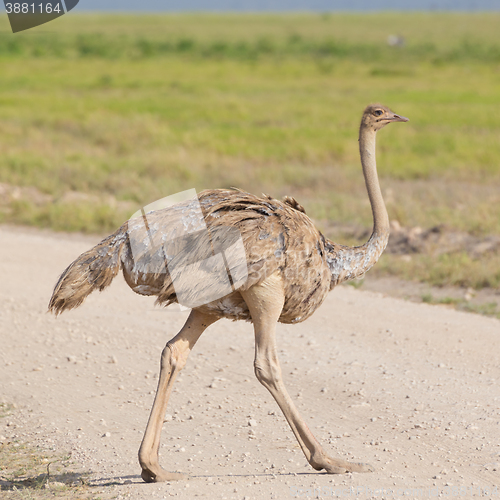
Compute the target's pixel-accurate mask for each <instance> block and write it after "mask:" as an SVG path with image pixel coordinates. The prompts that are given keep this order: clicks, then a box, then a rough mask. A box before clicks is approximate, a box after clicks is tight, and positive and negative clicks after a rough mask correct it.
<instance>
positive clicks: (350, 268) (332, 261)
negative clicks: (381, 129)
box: [326, 125, 389, 288]
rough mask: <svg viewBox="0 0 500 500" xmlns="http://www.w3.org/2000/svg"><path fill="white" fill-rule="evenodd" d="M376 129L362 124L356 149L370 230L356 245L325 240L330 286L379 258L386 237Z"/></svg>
mask: <svg viewBox="0 0 500 500" xmlns="http://www.w3.org/2000/svg"><path fill="white" fill-rule="evenodd" d="M375 135H376V132H375V131H373V130H370V129H369V128H368V127H366V126H363V125H362V126H361V128H360V131H359V152H360V156H361V165H362V167H363V175H364V177H365V183H366V190H367V191H368V197H369V199H370V204H371V207H372V213H373V232H372V234H371V236H370V238H369V240H368V241H367V242H366V243H365V244H363V245H361V246H358V247H346V246H341V245H335V244H332V243H331V242H328V246H327V248H326V250H327V254H328V255H327V261H328V264H329V267H330V270H331V272H332V285H331V286H332V288H333V287H334V286H335V285H337V284H339V283H342V282H343V281H347V280H350V279H353V278H357V277H359V276H362V275H363V274H365V273H366V272H367V271H368V270H369V269H370V268H371V267H372V266H373V265H374V264H375V263H376V262H377V261H378V259H379V257H380V255H382V252H383V251H384V250H385V247H386V246H387V242H388V240H389V216H388V215H387V209H386V208H385V203H384V199H383V198H382V192H381V190H380V184H379V181H378V174H377V164H376V160H375Z"/></svg>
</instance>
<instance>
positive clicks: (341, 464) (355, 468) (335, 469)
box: [311, 456, 375, 474]
mask: <svg viewBox="0 0 500 500" xmlns="http://www.w3.org/2000/svg"><path fill="white" fill-rule="evenodd" d="M311 466H312V467H313V468H314V469H316V470H322V469H325V471H326V473H327V474H346V473H348V472H373V471H374V470H375V469H374V467H372V466H371V465H370V464H363V463H352V462H346V461H345V460H338V459H334V458H330V457H326V456H323V457H321V458H319V459H317V460H311Z"/></svg>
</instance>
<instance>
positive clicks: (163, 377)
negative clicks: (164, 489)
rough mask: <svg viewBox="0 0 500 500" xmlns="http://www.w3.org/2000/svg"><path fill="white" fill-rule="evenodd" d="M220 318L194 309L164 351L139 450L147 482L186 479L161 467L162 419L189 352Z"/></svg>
mask: <svg viewBox="0 0 500 500" xmlns="http://www.w3.org/2000/svg"><path fill="white" fill-rule="evenodd" d="M217 319H218V318H217V317H215V316H208V315H205V314H202V313H200V312H198V311H196V310H192V311H191V314H190V315H189V318H188V319H187V321H186V323H185V324H184V326H183V327H182V329H181V331H180V332H179V333H178V334H177V335H176V336H175V337H174V338H173V339H171V340H169V342H168V343H167V345H166V346H165V349H163V352H162V355H161V365H160V377H159V380H158V388H157V390H156V396H155V400H154V403H153V407H152V408H151V414H150V415H149V420H148V424H147V426H146V431H145V432H144V437H143V439H142V443H141V447H140V448H139V463H140V464H141V467H142V474H141V476H142V479H144V481H146V482H147V483H152V482H159V481H173V480H176V479H183V478H185V476H184V474H181V473H178V472H167V471H166V470H164V469H163V468H162V467H161V466H160V464H159V461H158V450H159V447H160V436H161V429H162V426H163V419H164V418H165V412H166V411H167V404H168V400H169V398H170V394H171V392H172V386H173V385H174V381H175V378H176V377H177V375H178V373H179V372H180V371H181V370H182V368H183V367H184V365H185V364H186V361H187V358H188V356H189V353H190V352H191V349H192V348H193V346H194V344H195V343H196V341H197V340H198V339H199V338H200V335H201V334H202V333H203V332H204V331H205V329H206V328H207V327H208V326H210V325H211V324H212V323H214V322H215V321H217Z"/></svg>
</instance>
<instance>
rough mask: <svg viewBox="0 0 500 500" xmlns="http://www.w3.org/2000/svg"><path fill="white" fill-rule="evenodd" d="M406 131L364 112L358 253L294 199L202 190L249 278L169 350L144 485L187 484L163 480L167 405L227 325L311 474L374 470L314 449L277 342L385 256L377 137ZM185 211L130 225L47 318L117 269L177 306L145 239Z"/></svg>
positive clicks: (190, 323)
mask: <svg viewBox="0 0 500 500" xmlns="http://www.w3.org/2000/svg"><path fill="white" fill-rule="evenodd" d="M406 121H408V118H405V117H403V116H400V115H397V114H395V113H393V112H392V111H391V110H390V109H388V108H387V107H385V106H382V105H370V106H368V107H367V108H366V109H365V110H364V113H363V116H362V120H361V125H360V130H359V150H360V156H361V164H362V168H363V174H364V178H365V183H366V188H367V191H368V196H369V199H370V204H371V208H372V213H373V224H374V226H373V232H372V234H371V236H370V238H369V240H368V241H367V242H366V243H365V244H363V245H361V246H357V247H348V246H343V245H338V244H337V243H333V242H331V241H329V240H328V239H326V238H325V237H324V236H323V235H322V234H321V233H320V232H319V231H318V230H317V229H316V228H315V227H314V225H313V222H312V221H311V219H309V217H308V216H307V215H306V214H305V212H304V209H303V208H302V207H301V205H299V204H298V203H297V202H296V201H295V200H294V199H293V198H289V197H285V198H284V200H283V201H279V200H275V199H272V198H270V197H266V196H262V197H257V196H254V195H251V194H248V193H245V192H242V191H239V190H234V189H232V190H228V189H220V190H206V191H203V192H201V193H200V194H199V195H198V200H197V202H198V203H199V206H200V207H201V209H202V217H203V219H204V223H205V224H206V227H207V229H208V233H210V234H216V233H217V231H218V230H223V229H224V228H233V229H237V231H238V235H239V236H241V241H242V242H243V246H244V254H245V259H246V269H245V274H244V279H243V280H240V281H239V282H237V281H238V280H235V282H234V283H231V286H232V288H231V290H230V292H229V293H227V294H226V295H225V296H223V297H221V296H220V294H219V296H218V298H217V299H215V300H212V301H210V302H208V303H201V304H195V305H194V306H193V307H192V309H191V312H190V314H189V317H188V319H187V321H186V323H185V324H184V326H183V327H182V329H181V330H180V332H179V333H178V334H177V335H176V336H175V337H173V338H172V339H171V340H169V341H168V342H167V344H166V346H165V348H164V349H163V352H162V355H161V363H160V368H161V369H160V375H159V381H158V388H157V391H156V396H155V399H154V403H153V406H152V409H151V414H150V416H149V420H148V423H147V426H146V430H145V433H144V437H143V440H142V443H141V446H140V449H139V463H140V465H141V468H142V473H141V476H142V478H143V480H144V481H146V482H156V481H171V480H175V479H182V478H183V477H185V476H184V475H183V474H181V473H173V472H167V471H166V470H164V469H163V468H162V467H161V466H160V464H159V459H158V450H159V446H160V435H161V431H162V426H163V421H164V416H165V412H166V409H167V403H168V400H169V397H170V394H171V392H172V386H173V383H174V381H175V378H176V377H177V375H178V374H179V372H180V371H181V370H182V368H183V367H184V366H185V364H186V361H187V358H188V355H189V353H190V351H191V350H192V348H193V347H194V345H195V343H196V341H197V340H198V339H199V337H200V335H201V334H202V333H203V332H204V331H205V329H206V328H207V327H208V326H210V325H211V324H212V323H215V322H216V321H217V320H219V319H220V318H222V317H225V318H229V319H232V320H240V319H244V320H247V321H250V322H252V323H253V326H254V331H255V359H254V369H255V375H256V377H257V379H258V380H259V382H261V383H262V384H263V385H264V386H265V387H266V388H267V389H268V390H269V392H270V393H271V394H272V396H273V397H274V399H275V400H276V402H277V403H278V405H279V407H280V408H281V410H282V412H283V414H284V416H285V418H286V420H287V421H288V424H289V425H290V427H291V429H292V431H293V433H294V435H295V437H296V439H297V441H298V443H299V445H300V447H301V448H302V451H303V453H304V455H305V457H306V459H307V461H308V462H309V464H310V465H311V466H312V467H313V468H314V469H316V470H323V469H324V470H325V471H326V472H327V473H330V474H339V473H346V472H369V471H372V470H373V469H372V467H371V466H370V465H368V464H363V463H350V462H346V461H344V460H340V459H335V458H332V457H330V456H329V455H328V454H327V453H326V452H325V451H324V450H323V448H322V447H321V445H320V444H319V442H318V441H317V440H316V439H315V437H314V436H313V434H312V433H311V431H310V430H309V428H308V427H307V425H306V423H305V422H304V420H303V419H302V417H301V416H300V414H299V412H298V410H297V408H296V407H295V405H294V403H293V401H292V399H291V398H290V396H289V395H288V393H287V391H286V389H285V386H284V384H283V380H282V376H281V368H280V365H279V362H278V357H277V349H276V341H275V332H276V324H277V322H281V323H295V322H299V321H303V320H305V319H306V318H308V317H309V316H310V315H311V314H312V313H313V312H314V311H315V310H316V309H317V308H318V307H319V306H320V305H321V303H322V302H323V301H324V299H325V297H326V295H327V293H328V292H329V291H330V290H332V289H333V288H334V287H335V286H336V285H338V284H339V283H342V282H344V281H346V280H350V279H353V278H356V277H357V276H360V275H362V274H364V273H365V272H366V271H367V270H368V269H370V268H371V267H372V265H373V264H375V263H376V262H377V260H378V258H379V257H380V255H381V254H382V252H383V251H384V249H385V247H386V245H387V241H388V238H389V218H388V215H387V210H386V208H385V204H384V201H383V198H382V193H381V190H380V186H379V181H378V176H377V168H376V162H375V136H376V133H377V131H378V130H380V129H381V128H382V127H384V126H385V125H387V124H388V123H392V122H406ZM189 207H190V205H189V203H186V202H184V203H179V204H177V205H174V206H172V207H169V208H164V209H161V210H157V211H153V212H151V213H149V214H148V215H147V222H148V228H147V234H146V233H145V232H144V231H143V232H142V233H141V229H140V228H139V225H138V224H137V221H141V219H140V218H139V219H131V220H129V221H128V222H127V223H125V224H124V225H123V226H122V227H120V229H118V230H117V231H116V232H115V233H114V234H112V235H110V236H108V237H107V238H105V239H104V240H103V241H101V242H100V243H99V244H98V245H96V246H95V247H94V248H92V249H91V250H89V251H87V252H85V253H83V254H82V255H81V256H80V257H78V258H77V259H76V260H75V261H74V262H73V263H72V264H71V265H70V266H69V267H68V268H67V269H66V270H65V271H64V272H63V274H62V275H61V277H60V278H59V281H58V283H57V284H56V286H55V289H54V292H53V295H52V298H51V300H50V304H49V310H50V311H52V312H54V313H55V314H56V315H57V314H59V313H61V312H62V311H64V310H67V309H72V308H74V307H77V306H79V305H80V304H81V303H82V302H83V301H84V300H85V298H86V297H87V296H88V295H89V294H90V293H91V292H93V291H94V290H97V289H99V290H103V289H104V288H106V287H107V286H108V285H109V284H110V283H111V281H112V280H113V278H114V277H115V276H116V275H117V273H118V271H119V270H120V269H122V271H123V275H124V278H125V280H126V282H127V283H128V285H129V286H130V287H131V288H132V290H134V291H135V292H137V293H139V294H143V295H155V296H157V303H159V304H163V305H168V304H170V303H173V302H181V301H180V300H179V298H178V296H177V293H176V290H174V279H173V278H172V276H171V273H169V272H158V271H157V270H155V269H156V268H154V266H153V268H151V263H152V262H153V261H155V259H156V260H158V259H159V260H160V261H161V260H162V259H165V258H166V254H167V253H169V252H171V251H170V250H168V249H167V250H165V246H162V245H161V244H160V245H156V248H154V245H153V242H152V240H151V238H150V244H148V238H147V235H148V234H149V235H150V234H151V233H150V232H151V231H152V230H156V232H157V233H156V234H160V235H161V232H162V231H163V230H165V231H166V230H167V228H176V227H177V226H180V225H182V224H183V223H184V224H185V223H186V219H185V217H186V213H189ZM143 216H144V213H143ZM155 228H156V229H155ZM139 233H140V234H139ZM220 234H223V233H220ZM144 236H146V237H144ZM216 239H217V238H214V239H213V240H214V241H215V240H216ZM219 239H221V238H220V237H219ZM134 241H140V242H142V243H141V244H142V247H141V249H140V251H136V252H135V254H134V252H133V251H132V247H133V245H134ZM219 243H220V242H219ZM183 245H184V247H183V248H184V254H187V255H192V254H196V258H194V259H191V261H193V260H194V261H201V260H202V258H203V257H205V256H206V255H207V248H208V249H209V251H208V253H209V254H210V252H213V241H212V243H210V242H208V243H207V242H205V243H203V242H201V243H200V241H195V242H193V241H191V242H188V243H186V242H184V243H183ZM181 253H182V252H181ZM202 254H203V255H202ZM226 264H227V263H226ZM148 265H149V266H150V267H148ZM228 265H229V267H230V269H229V271H230V272H231V273H233V276H234V271H235V269H234V267H235V266H236V267H238V266H240V267H241V262H237V263H236V264H235V266H233V267H231V266H232V265H231V264H228ZM169 270H170V267H169ZM199 270H200V269H198V271H199ZM194 274H195V275H196V274H197V271H196V272H194ZM191 278H193V276H191ZM191 283H195V285H193V286H194V287H196V286H202V285H200V281H198V282H197V284H196V281H191Z"/></svg>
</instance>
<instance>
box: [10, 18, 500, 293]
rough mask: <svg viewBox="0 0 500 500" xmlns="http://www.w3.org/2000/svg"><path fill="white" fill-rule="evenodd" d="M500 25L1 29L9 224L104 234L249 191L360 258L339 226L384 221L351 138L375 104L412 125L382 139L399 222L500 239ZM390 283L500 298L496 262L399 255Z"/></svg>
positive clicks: (228, 23)
mask: <svg viewBox="0 0 500 500" xmlns="http://www.w3.org/2000/svg"><path fill="white" fill-rule="evenodd" d="M499 25H500V15H499V14H493V13H488V14H470V13H469V14H436V13H433V14H396V13H383V14H364V15H358V14H356V15H351V14H324V15H312V14H311V15H155V16H147V15H144V16H136V15H134V16H126V15H112V16H111V15H99V16H97V15H76V14H70V15H68V16H64V17H62V18H60V19H58V20H56V21H53V22H51V23H49V24H47V25H45V26H44V27H40V28H37V29H34V30H30V31H27V32H24V33H18V34H15V35H13V34H12V33H10V32H9V26H8V21H7V18H6V16H3V17H2V18H0V222H12V223H21V224H32V225H38V226H43V227H50V228H53V229H56V230H71V231H72V230H76V231H91V232H104V231H109V230H111V229H114V228H115V227H117V226H118V225H119V224H121V223H122V222H123V220H125V219H126V218H128V217H129V216H130V215H131V214H132V213H134V212H135V211H136V210H137V209H138V208H139V207H141V206H144V205H146V204H148V203H150V202H151V201H154V200H156V199H158V198H161V197H164V196H167V195H169V194H172V193H175V192H178V191H182V190H185V189H189V188H192V187H194V188H196V189H197V190H198V191H200V190H202V189H204V188H207V187H230V186H237V187H240V188H242V189H245V190H248V191H251V192H255V193H260V192H266V193H269V194H272V195H274V196H276V197H280V196H283V195H285V194H288V195H292V196H295V197H296V198H298V200H299V201H300V202H301V204H303V205H304V206H305V207H306V209H307V212H308V214H309V215H310V216H311V217H312V218H313V219H315V221H316V222H317V224H318V226H319V227H320V228H322V229H324V230H325V232H326V233H327V235H328V236H329V237H332V238H334V239H336V240H337V241H344V242H346V243H355V242H356V239H355V238H354V237H352V236H350V235H352V231H351V232H349V231H347V232H346V231H344V229H345V227H346V225H349V226H350V227H352V226H354V227H359V228H365V227H369V226H370V224H371V211H370V207H369V204H368V199H367V196H366V191H365V187H364V183H363V178H362V174H361V170H360V166H359V158H358V150H357V129H358V123H359V118H360V115H361V112H362V110H363V108H364V107H365V106H366V104H368V103H371V102H382V103H385V104H388V105H390V106H391V107H392V108H393V109H394V110H395V111H396V112H398V113H401V114H403V115H406V116H408V117H409V118H410V120H411V121H410V122H409V123H407V124H397V125H393V126H391V127H388V128H387V129H385V130H384V131H383V132H382V133H381V134H380V135H379V138H378V162H379V172H380V176H381V183H382V186H383V191H384V194H385V197H386V201H387V205H388V209H389V215H390V217H391V219H393V220H397V221H398V222H399V223H400V224H401V225H402V226H404V227H414V226H420V227H422V228H424V229H426V228H430V227H433V226H436V225H445V227H446V228H448V229H449V230H451V231H459V232H466V233H470V234H472V235H474V236H476V237H477V238H479V239H481V238H484V237H486V236H488V235H500V161H499V159H500V140H499V138H500V113H499V110H500V39H499V38H498V26H499ZM391 35H393V36H396V35H397V36H400V37H402V39H401V40H404V43H402V44H399V45H395V46H391V45H389V44H388V37H389V36H391ZM394 40H395V39H394ZM343 228H344V229H343ZM406 257H408V256H406ZM389 259H390V260H389ZM378 272H382V273H393V274H396V275H398V276H403V277H407V278H416V279H423V280H426V281H428V282H429V283H434V284H440V285H441V284H458V285H462V286H472V287H475V288H481V287H499V285H500V256H499V255H498V252H490V253H486V254H482V255H481V257H480V258H478V257H477V256H476V257H475V256H474V255H472V254H469V253H467V252H466V251H463V252H448V253H444V254H440V255H437V254H423V255H420V254H418V255H413V256H411V258H398V257H394V256H389V257H385V258H384V259H383V260H382V261H381V264H380V266H379V271H378Z"/></svg>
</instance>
